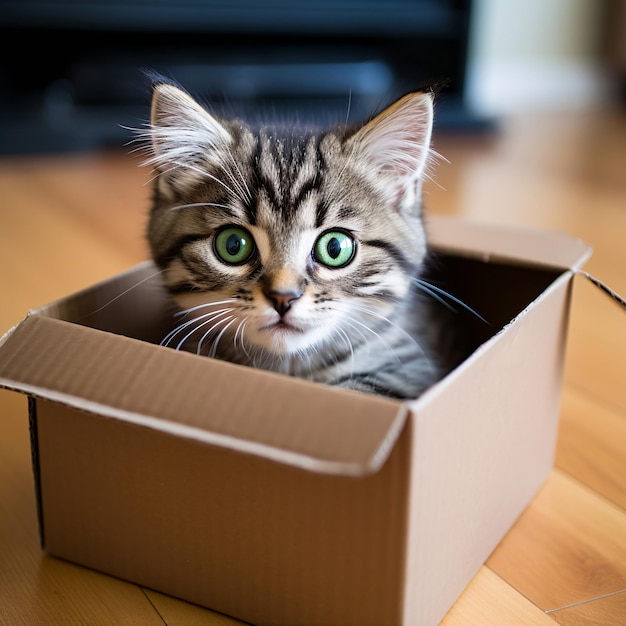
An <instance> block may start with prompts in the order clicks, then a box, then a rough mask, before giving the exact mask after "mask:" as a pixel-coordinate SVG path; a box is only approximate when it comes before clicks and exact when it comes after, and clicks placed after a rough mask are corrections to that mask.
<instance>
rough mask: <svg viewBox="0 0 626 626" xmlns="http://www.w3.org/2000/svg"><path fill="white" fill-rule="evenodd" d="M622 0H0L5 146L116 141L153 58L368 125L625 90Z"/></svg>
mask: <svg viewBox="0 0 626 626" xmlns="http://www.w3.org/2000/svg"><path fill="white" fill-rule="evenodd" d="M625 7H626V2H625V1H624V0H613V1H611V0H525V1H524V2H510V1H507V0H474V1H471V0H389V1H386V0H308V1H307V2H301V1H299V0H264V1H263V0H261V1H256V0H3V1H2V2H1V3H0V154H19V153H36V152H63V151H75V150H82V149H91V148H106V147H120V146H122V145H123V144H124V143H125V142H126V141H128V139H129V137H130V132H129V131H128V130H127V129H126V128H125V127H138V126H140V125H141V124H142V123H143V122H145V121H146V120H147V119H148V116H149V109H148V103H149V97H150V96H149V91H150V89H149V81H148V80H147V79H146V77H145V74H144V72H145V70H155V71H157V72H159V73H162V74H164V75H166V76H169V77H172V78H174V79H175V80H177V81H178V82H180V83H181V84H182V85H183V86H185V88H186V89H187V90H188V91H190V92H191V93H192V94H194V95H195V96H198V97H200V98H202V99H204V100H206V101H210V102H212V103H213V104H214V105H215V106H216V107H217V108H218V109H219V108H220V107H222V108H224V109H225V111H226V112H227V113H231V114H238V115H246V116H248V117H253V118H254V117H267V116H268V115H273V114H278V115H281V116H283V117H287V118H288V119H289V118H296V117H297V118H299V119H301V120H303V121H306V122H308V123H317V122H320V123H321V122H327V121H330V120H334V121H336V120H341V121H344V120H346V119H348V120H349V121H350V122H359V121H362V120H363V119H365V118H367V117H368V116H370V115H371V114H372V113H373V112H375V111H376V110H377V109H379V108H381V107H382V106H384V105H386V104H388V103H389V102H390V101H391V100H393V99H395V98H396V97H398V96H400V95H402V94H403V93H405V92H407V91H409V90H412V89H416V88H420V87H424V86H429V85H434V86H436V88H437V90H438V91H439V92H440V96H439V108H438V115H437V125H438V126H437V129H438V130H440V131H450V130H453V131H473V132H479V131H485V130H491V129H493V128H497V123H498V119H499V118H500V117H501V116H505V115H508V114H511V113H515V112H518V111H529V110H535V109H546V108H572V107H581V106H587V105H589V104H595V103H601V102H604V101H607V100H617V99H621V98H623V94H624V84H625V83H626V43H625V42H626V10H625Z"/></svg>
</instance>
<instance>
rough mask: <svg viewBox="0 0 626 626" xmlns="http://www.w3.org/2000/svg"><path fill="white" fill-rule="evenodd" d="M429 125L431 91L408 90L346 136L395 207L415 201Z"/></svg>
mask: <svg viewBox="0 0 626 626" xmlns="http://www.w3.org/2000/svg"><path fill="white" fill-rule="evenodd" d="M432 126H433V99H432V95H431V94H429V93H411V94H408V95H406V96H404V97H403V98H401V99H400V100H398V101H397V102H395V103H394V104H392V105H391V106H389V107H388V108H386V109H385V110H384V111H382V112H381V113H379V114H378V115H377V116H376V117H375V118H374V119H373V120H371V121H370V122H368V123H367V124H366V125H365V126H364V127H363V128H361V129H360V130H359V131H358V132H357V133H356V134H355V135H354V136H353V137H351V139H350V143H352V146H351V147H353V148H355V149H356V150H357V153H358V154H360V155H361V156H362V157H364V158H365V159H366V161H367V162H368V164H369V165H370V166H373V168H374V172H375V174H376V182H377V183H378V184H379V186H380V188H381V189H382V190H383V192H384V193H385V194H386V195H387V196H388V198H389V200H390V201H391V203H392V204H393V205H394V206H396V207H397V208H398V209H405V208H411V207H413V206H414V205H415V204H416V203H417V200H418V197H417V196H418V194H419V193H420V191H421V182H422V179H423V176H424V173H425V169H426V166H427V163H428V156H429V148H430V138H431V133H432Z"/></svg>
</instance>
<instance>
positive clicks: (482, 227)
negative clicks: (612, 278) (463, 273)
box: [427, 215, 592, 269]
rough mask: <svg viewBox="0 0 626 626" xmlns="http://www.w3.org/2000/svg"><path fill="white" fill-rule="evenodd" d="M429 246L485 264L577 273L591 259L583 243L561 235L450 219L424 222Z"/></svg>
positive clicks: (589, 249) (455, 218) (435, 217)
mask: <svg viewBox="0 0 626 626" xmlns="http://www.w3.org/2000/svg"><path fill="white" fill-rule="evenodd" d="M427 226H428V235H429V239H430V243H431V245H432V246H433V248H435V249H436V250H437V251H438V252H453V253H457V254H458V253H461V254H463V256H468V257H473V258H478V259H481V260H483V261H485V262H487V261H513V262H517V263H523V264H524V265H529V264H537V265H543V266H546V267H554V268H560V269H579V268H580V267H581V266H582V265H583V264H584V263H585V261H587V259H588V258H589V257H590V255H591V251H592V250H591V248H590V246H588V245H587V244H586V243H585V242H584V241H582V240H580V239H577V238H575V237H572V236H571V235H567V234H565V233H562V232H557V231H549V230H534V229H526V228H520V227H519V226H506V225H502V224H485V223H481V222H476V221H469V220H463V219H459V218H458V217H451V216H439V215H438V216H430V217H429V218H428V223H427Z"/></svg>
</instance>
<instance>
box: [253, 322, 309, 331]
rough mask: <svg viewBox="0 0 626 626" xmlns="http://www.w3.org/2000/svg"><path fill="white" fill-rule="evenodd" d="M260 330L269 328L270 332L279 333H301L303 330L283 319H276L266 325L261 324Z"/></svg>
mask: <svg viewBox="0 0 626 626" xmlns="http://www.w3.org/2000/svg"><path fill="white" fill-rule="evenodd" d="M261 330H270V331H272V332H279V333H302V332H304V331H303V330H302V329H301V328H298V327H297V326H293V325H292V324H289V322H285V320H278V321H277V322H274V323H273V324H268V325H267V326H263V327H262V328H261Z"/></svg>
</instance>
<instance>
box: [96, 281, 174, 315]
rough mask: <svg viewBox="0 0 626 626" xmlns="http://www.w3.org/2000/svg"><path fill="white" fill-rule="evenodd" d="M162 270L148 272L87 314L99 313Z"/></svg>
mask: <svg viewBox="0 0 626 626" xmlns="http://www.w3.org/2000/svg"><path fill="white" fill-rule="evenodd" d="M164 271H165V270H159V271H158V272H155V273H154V274H150V276H146V277H145V278H143V279H142V280H140V281H139V282H136V283H135V284H134V285H131V286H130V287H129V288H128V289H126V290H124V291H122V293H120V294H118V295H117V296H115V297H114V298H111V299H110V300H109V301H108V302H107V303H106V304H103V305H102V306H101V307H100V308H98V309H96V310H95V311H92V312H91V313H89V315H95V314H96V313H100V311H102V310H103V309H106V308H107V307H108V306H110V305H111V304H113V303H114V302H116V301H117V300H119V299H120V298H122V297H123V296H125V295H126V294H127V293H128V292H129V291H132V290H133V289H136V288H137V287H139V286H140V285H143V284H144V283H145V282H147V281H149V280H151V279H153V278H154V277H155V276H158V275H159V274H162V273H163V272H164Z"/></svg>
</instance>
